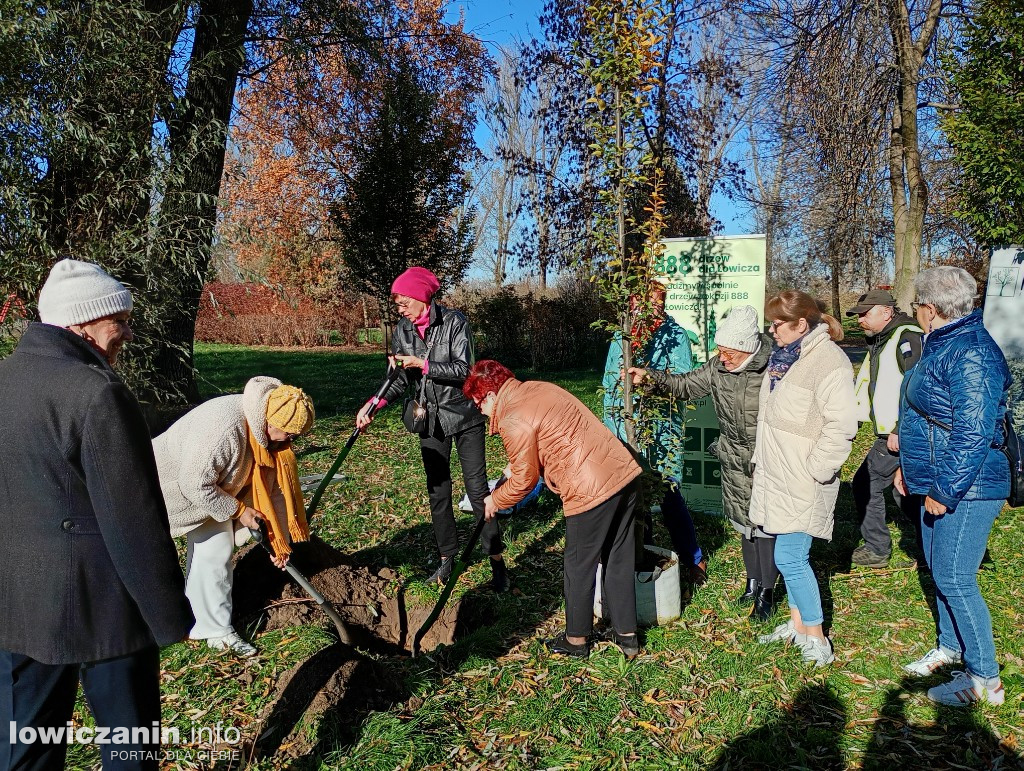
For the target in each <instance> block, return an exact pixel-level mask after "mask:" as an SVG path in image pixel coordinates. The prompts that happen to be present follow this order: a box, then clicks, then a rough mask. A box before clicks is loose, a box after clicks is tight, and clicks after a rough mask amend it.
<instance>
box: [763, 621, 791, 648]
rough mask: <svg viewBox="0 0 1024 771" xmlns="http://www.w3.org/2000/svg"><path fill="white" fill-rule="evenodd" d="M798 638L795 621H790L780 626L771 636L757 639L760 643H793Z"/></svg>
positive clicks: (764, 635) (767, 635) (765, 635)
mask: <svg viewBox="0 0 1024 771" xmlns="http://www.w3.org/2000/svg"><path fill="white" fill-rule="evenodd" d="M795 637H796V627H795V626H794V625H793V619H790V620H789V621H787V622H786V623H785V624H779V625H778V626H777V627H775V629H774V630H773V631H772V633H771V634H763V635H761V636H760V637H758V638H757V641H758V642H759V643H773V642H782V641H785V642H793V639H794V638H795Z"/></svg>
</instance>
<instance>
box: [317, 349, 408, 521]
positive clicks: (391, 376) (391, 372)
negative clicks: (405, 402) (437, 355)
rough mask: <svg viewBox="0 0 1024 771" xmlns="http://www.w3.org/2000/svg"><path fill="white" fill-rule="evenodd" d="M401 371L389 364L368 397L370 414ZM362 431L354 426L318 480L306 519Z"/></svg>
mask: <svg viewBox="0 0 1024 771" xmlns="http://www.w3.org/2000/svg"><path fill="white" fill-rule="evenodd" d="M400 372H401V369H400V368H399V367H395V366H390V368H389V369H388V374H387V377H386V378H385V379H384V383H383V384H382V385H381V387H380V388H378V389H377V393H375V394H374V395H373V398H372V399H370V404H371V405H372V407H371V408H370V415H371V416H372V415H373V414H374V413H375V412H376V411H377V409H378V405H379V404H380V400H381V399H382V398H383V397H384V394H385V392H387V390H388V389H389V388H390V387H391V385H392V383H394V382H395V381H396V380H397V379H398V375H399V373H400ZM361 433H363V430H362V429H361V428H356V429H354V430H353V431H352V434H351V436H349V438H348V441H347V442H345V446H344V447H342V448H341V452H339V453H338V457H337V458H335V459H334V463H333V464H332V465H331V467H330V469H328V470H327V473H326V474H324V478H323V479H322V480H321V481H320V486H319V487H317V488H316V492H314V493H313V497H312V498H310V499H309V505H308V506H307V507H306V521H307V522H311V521H312V520H313V513H314V512H315V511H316V507H317V506H319V505H320V499H321V498H323V496H324V491H325V490H327V486H328V485H329V484H330V483H331V482H332V481H333V480H334V475H335V474H336V473H338V469H339V468H341V464H342V463H344V462H345V458H347V457H348V453H349V450H351V449H352V445H354V444H355V443H356V439H358V438H359V435H360V434H361Z"/></svg>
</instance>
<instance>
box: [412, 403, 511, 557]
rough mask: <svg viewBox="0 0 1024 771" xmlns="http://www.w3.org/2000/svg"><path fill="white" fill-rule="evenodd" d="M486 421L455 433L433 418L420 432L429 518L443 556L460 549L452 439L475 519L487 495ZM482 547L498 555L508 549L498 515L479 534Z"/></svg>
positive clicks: (493, 554)
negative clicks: (454, 504) (426, 431)
mask: <svg viewBox="0 0 1024 771" xmlns="http://www.w3.org/2000/svg"><path fill="white" fill-rule="evenodd" d="M484 430H485V429H484V424H483V423H479V424H477V425H475V426H471V427H470V428H467V429H465V430H463V431H459V432H458V433H456V434H453V435H452V436H447V435H446V434H445V433H444V429H443V428H441V422H440V421H438V420H435V421H434V426H433V431H432V432H431V433H430V434H420V454H421V455H422V456H423V469H424V471H426V474H427V494H428V495H429V496H430V518H431V520H432V522H433V525H434V537H435V538H436V539H437V549H438V551H439V552H440V553H441V556H442V557H450V556H452V555H453V554H455V553H456V552H457V551H458V549H459V533H458V530H457V529H456V527H455V512H454V511H453V510H452V471H451V458H452V441H453V440H454V443H455V450H456V452H458V454H459V463H460V464H462V480H463V482H465V484H466V493H467V494H468V495H469V501H470V503H471V504H472V505H473V514H474V515H475V516H476V521H477V522H479V521H480V518H481V517H483V515H484V498H486V497H487V495H488V493H489V490H488V489H487V461H486V459H485V457H484ZM480 548H481V549H483V552H484V554H487V555H490V556H497V555H498V554H501V553H502V552H503V551H504V550H505V544H504V543H503V542H502V540H501V529H500V528H499V527H498V520H497V518H494V519H492V520H491V521H490V522H488V523H486V524H485V525H484V529H483V532H482V533H481V534H480Z"/></svg>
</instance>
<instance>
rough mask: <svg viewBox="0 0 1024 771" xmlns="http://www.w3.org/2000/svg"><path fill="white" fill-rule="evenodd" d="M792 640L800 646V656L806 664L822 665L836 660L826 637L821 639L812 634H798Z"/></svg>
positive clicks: (830, 643)
mask: <svg viewBox="0 0 1024 771" xmlns="http://www.w3.org/2000/svg"><path fill="white" fill-rule="evenodd" d="M794 642H795V643H796V645H797V646H798V647H799V648H800V657H801V658H802V659H803V660H804V661H806V662H807V663H808V664H811V663H813V664H814V666H816V667H823V666H825V665H826V664H831V663H832V662H833V661H835V660H836V655H835V653H834V652H833V650H832V642H831V640H829V639H828V638H827V637H826V638H824V639H822V638H820V637H815V636H814V635H812V634H798V635H797V636H796V637H795V638H794Z"/></svg>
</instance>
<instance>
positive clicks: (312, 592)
mask: <svg viewBox="0 0 1024 771" xmlns="http://www.w3.org/2000/svg"><path fill="white" fill-rule="evenodd" d="M249 532H250V533H252V537H253V540H255V541H256V543H258V544H259V545H260V546H262V547H263V548H264V550H265V551H266V552H267V554H271V555H272V554H273V552H272V551H271V550H270V547H268V546H267V542H266V536H265V535H264V533H263V525H262V524H261V525H260V528H259V529H258V530H253V529H252V528H250V529H249ZM284 569H285V570H286V571H287V572H288V575H290V576H291V577H292V578H293V579H295V583H297V584H298V585H299V586H301V587H302V588H303V590H304V591H305V592H306V594H308V595H309V596H310V597H312V598H313V601H314V602H316V604H317V605H319V606H320V609H321V610H322V611H323V612H324V613H326V614H327V617H328V618H329V619H331V621H332V622H333V623H334V628H335V629H336V630H338V638H339V639H340V640H341V641H342V642H343V643H344V644H345V645H348V646H349V647H352V645H353V643H352V636H351V635H350V634H349V632H348V629H347V628H346V627H345V622H344V621H342V619H341V616H340V615H339V614H338V611H337V610H335V609H334V606H333V605H331V603H330V602H329V601H328V599H327V598H326V597H324V596H323V595H322V594H320V592H318V591H317V590H316V588H315V587H314V586H313V584H311V583H310V582H309V579H308V578H306V577H305V576H304V575H302V573H300V572H299V570H298V568H296V567H295V566H294V565H293V564H292V563H291V562H288V564H287V565H285V566H284Z"/></svg>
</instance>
